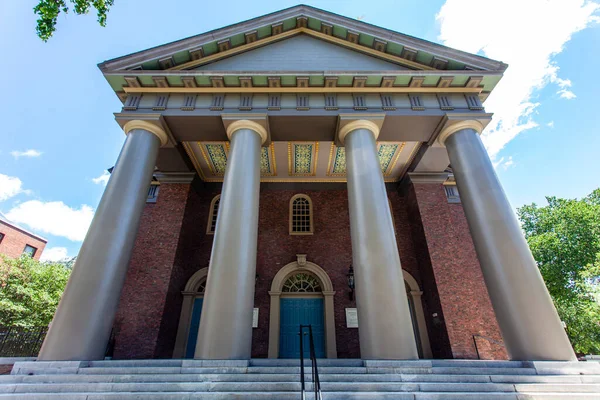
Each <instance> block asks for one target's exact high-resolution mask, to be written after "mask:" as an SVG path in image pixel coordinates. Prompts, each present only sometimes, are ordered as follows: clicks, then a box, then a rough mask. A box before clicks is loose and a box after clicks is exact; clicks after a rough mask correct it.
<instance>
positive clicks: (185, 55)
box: [173, 50, 191, 65]
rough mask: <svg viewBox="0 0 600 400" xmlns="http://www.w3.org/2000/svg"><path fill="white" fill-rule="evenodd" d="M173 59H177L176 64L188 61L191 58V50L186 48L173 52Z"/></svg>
mask: <svg viewBox="0 0 600 400" xmlns="http://www.w3.org/2000/svg"><path fill="white" fill-rule="evenodd" d="M173 60H174V61H175V65H177V64H183V63H186V62H188V61H190V60H191V57H190V52H189V51H187V50H185V51H180V52H179V53H175V54H173Z"/></svg>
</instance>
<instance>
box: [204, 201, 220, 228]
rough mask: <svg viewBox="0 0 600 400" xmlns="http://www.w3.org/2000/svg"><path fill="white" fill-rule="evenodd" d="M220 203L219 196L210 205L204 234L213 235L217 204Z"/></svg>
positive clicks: (215, 224)
mask: <svg viewBox="0 0 600 400" xmlns="http://www.w3.org/2000/svg"><path fill="white" fill-rule="evenodd" d="M220 202H221V195H220V194H218V195H216V196H215V197H214V198H213V199H212V202H211V203H210V213H209V214H208V224H207V226H206V234H207V235H213V234H214V233H215V228H216V227H217V216H218V215H219V203H220Z"/></svg>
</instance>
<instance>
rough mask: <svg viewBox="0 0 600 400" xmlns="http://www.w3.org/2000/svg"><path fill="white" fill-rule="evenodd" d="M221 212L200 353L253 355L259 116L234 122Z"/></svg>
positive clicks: (262, 132) (228, 356)
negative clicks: (254, 119) (250, 119)
mask: <svg viewBox="0 0 600 400" xmlns="http://www.w3.org/2000/svg"><path fill="white" fill-rule="evenodd" d="M227 135H228V136H229V138H230V140H231V151H230V152H229V158H228V160H227V168H226V170H225V179H224V181H223V190H222V192H221V201H220V204H219V215H218V218H217V225H216V229H215V235H214V241H213V248H212V253H211V257H210V265H209V267H208V277H207V281H206V291H205V295H204V303H203V305H202V315H201V317H200V328H199V330H198V344H197V345H196V352H195V355H194V358H197V359H220V360H225V359H228V360H235V359H250V355H251V348H252V309H253V308H254V286H255V281H256V246H257V235H258V198H259V190H260V147H261V145H262V143H264V142H265V140H266V139H267V132H266V130H265V128H263V127H262V126H260V125H259V124H257V123H256V122H253V121H248V120H240V121H236V122H234V123H232V124H231V125H229V127H228V129H227Z"/></svg>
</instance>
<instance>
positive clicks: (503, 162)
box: [493, 156, 515, 171]
mask: <svg viewBox="0 0 600 400" xmlns="http://www.w3.org/2000/svg"><path fill="white" fill-rule="evenodd" d="M493 163H494V168H496V169H497V168H498V167H502V169H504V170H505V171H506V170H507V169H508V168H510V167H511V166H513V165H514V164H515V162H514V161H513V158H512V156H509V157H508V158H505V157H501V158H500V159H499V160H494V161H493Z"/></svg>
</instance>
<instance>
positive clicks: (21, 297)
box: [0, 255, 71, 327]
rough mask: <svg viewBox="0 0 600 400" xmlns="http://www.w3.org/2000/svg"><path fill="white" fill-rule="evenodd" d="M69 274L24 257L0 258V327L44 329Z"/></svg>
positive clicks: (59, 266) (48, 264)
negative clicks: (38, 327)
mask: <svg viewBox="0 0 600 400" xmlns="http://www.w3.org/2000/svg"><path fill="white" fill-rule="evenodd" d="M70 274H71V270H70V269H68V268H66V267H65V266H64V265H62V264H56V263H42V262H39V261H37V260H34V259H32V258H31V257H29V256H28V255H24V256H21V258H16V259H13V258H9V257H5V256H0V326H21V327H34V326H48V324H49V323H50V322H51V321H52V317H53V316H54V312H55V311H56V307H57V306H58V302H59V301H60V297H61V296H62V294H63V291H64V290H65V286H66V285H67V280H68V279H69V275H70Z"/></svg>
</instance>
